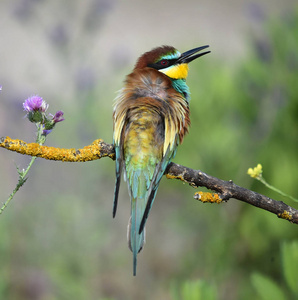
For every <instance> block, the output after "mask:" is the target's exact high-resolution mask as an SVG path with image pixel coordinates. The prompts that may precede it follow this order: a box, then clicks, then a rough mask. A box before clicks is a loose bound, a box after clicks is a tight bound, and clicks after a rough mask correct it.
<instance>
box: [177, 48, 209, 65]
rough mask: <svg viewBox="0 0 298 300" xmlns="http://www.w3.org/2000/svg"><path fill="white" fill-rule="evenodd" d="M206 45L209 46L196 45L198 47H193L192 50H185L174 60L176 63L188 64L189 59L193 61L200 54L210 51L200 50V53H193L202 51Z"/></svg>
mask: <svg viewBox="0 0 298 300" xmlns="http://www.w3.org/2000/svg"><path fill="white" fill-rule="evenodd" d="M208 47H209V46H208V45H206V46H202V47H198V48H194V49H192V50H189V51H186V52H184V53H182V54H181V56H180V57H179V58H178V60H177V61H176V63H179V64H188V63H190V62H191V61H193V60H194V59H196V58H198V57H200V56H203V55H205V54H208V53H210V52H211V51H205V52H202V53H198V54H195V53H197V52H199V51H202V50H204V49H206V48H208ZM194 54H195V55H194Z"/></svg>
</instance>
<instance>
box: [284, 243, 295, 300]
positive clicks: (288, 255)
mask: <svg viewBox="0 0 298 300" xmlns="http://www.w3.org/2000/svg"><path fill="white" fill-rule="evenodd" d="M282 263H283V272H284V277H285V279H286V282H287V284H288V286H289V288H290V289H291V290H292V291H293V292H294V293H295V294H296V295H298V242H297V241H293V242H291V243H290V242H284V243H283V245H282Z"/></svg>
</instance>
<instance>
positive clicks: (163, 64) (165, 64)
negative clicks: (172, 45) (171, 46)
mask: <svg viewBox="0 0 298 300" xmlns="http://www.w3.org/2000/svg"><path fill="white" fill-rule="evenodd" d="M160 64H161V65H162V66H163V67H164V66H167V65H168V64H169V61H168V60H166V59H162V60H161V61H160Z"/></svg>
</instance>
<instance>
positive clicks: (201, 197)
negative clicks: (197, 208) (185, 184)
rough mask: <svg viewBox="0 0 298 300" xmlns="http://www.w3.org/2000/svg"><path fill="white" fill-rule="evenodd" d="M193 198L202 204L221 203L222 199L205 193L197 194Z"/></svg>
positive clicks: (216, 195)
mask: <svg viewBox="0 0 298 300" xmlns="http://www.w3.org/2000/svg"><path fill="white" fill-rule="evenodd" d="M194 198H195V199H197V200H200V201H201V202H203V203H206V202H207V203H218V204H219V203H221V202H222V199H221V198H220V197H219V195H218V194H215V193H214V194H213V193H207V192H197V193H195V195H194Z"/></svg>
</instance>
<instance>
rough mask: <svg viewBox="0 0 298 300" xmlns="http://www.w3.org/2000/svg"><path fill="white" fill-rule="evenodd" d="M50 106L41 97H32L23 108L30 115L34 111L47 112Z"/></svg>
mask: <svg viewBox="0 0 298 300" xmlns="http://www.w3.org/2000/svg"><path fill="white" fill-rule="evenodd" d="M48 107H49V105H48V104H47V103H46V102H45V101H44V100H43V99H42V98H41V97H39V96H37V95H35V96H31V97H29V98H28V99H26V100H25V102H24V103H23V108H24V110H25V111H27V112H28V113H30V112H34V111H40V112H46V110H47V109H48Z"/></svg>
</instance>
